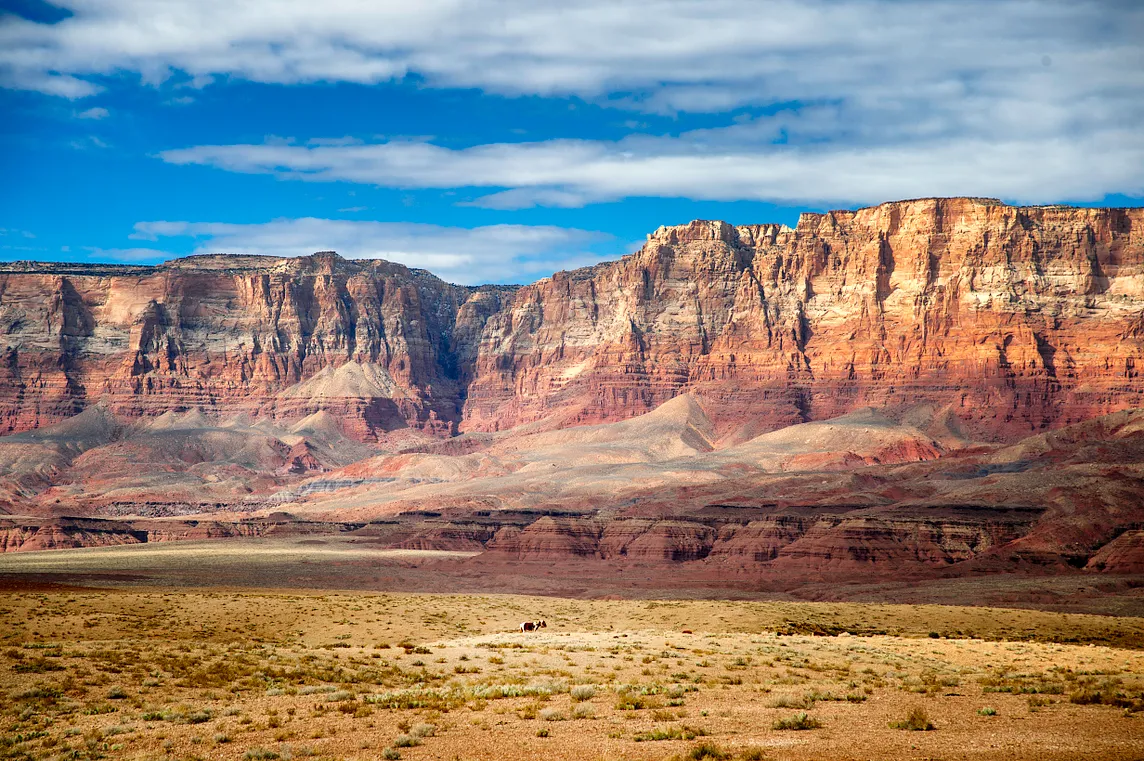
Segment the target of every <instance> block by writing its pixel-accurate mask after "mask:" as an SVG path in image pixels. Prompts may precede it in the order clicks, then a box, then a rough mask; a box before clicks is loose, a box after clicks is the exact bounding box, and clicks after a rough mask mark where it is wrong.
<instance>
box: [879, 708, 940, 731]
mask: <svg viewBox="0 0 1144 761" xmlns="http://www.w3.org/2000/svg"><path fill="white" fill-rule="evenodd" d="M890 726H891V727H893V728H894V729H907V730H910V731H911V732H928V731H930V730H931V729H936V727H934V725H933V724H932V723H931V722H930V720H929V716H928V715H927V714H926V709H924V708H922V707H921V706H914V707H913V708H911V709H910V712H909V713H908V714H906V718H905V720H904V721H895V722H894V723H892V724H890Z"/></svg>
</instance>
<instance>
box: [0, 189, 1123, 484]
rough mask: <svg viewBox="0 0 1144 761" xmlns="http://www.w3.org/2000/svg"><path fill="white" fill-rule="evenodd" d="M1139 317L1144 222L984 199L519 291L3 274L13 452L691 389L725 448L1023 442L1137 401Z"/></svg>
mask: <svg viewBox="0 0 1144 761" xmlns="http://www.w3.org/2000/svg"><path fill="white" fill-rule="evenodd" d="M1142 296H1144V209H1078V208H1069V207H1032V208H1016V207H1011V206H1006V205H1004V204H1002V203H1000V202H997V201H991V200H987V199H966V198H958V199H928V200H918V201H903V202H896V203H887V204H883V205H881V206H877V207H873V208H867V209H860V210H857V211H836V212H830V213H827V214H804V215H803V216H802V218H801V219H800V220H799V223H798V225H797V227H795V228H793V229H791V228H788V227H785V226H782V225H750V226H740V227H734V226H731V225H729V224H726V223H723V222H693V223H691V224H689V225H682V226H678V227H665V228H660V229H659V230H657V231H656V232H655V233H653V234H652V235H650V236H648V240H647V243H646V245H645V246H644V247H643V248H642V249H641V250H640V251H639V252H638V253H636V254H633V255H631V256H627V257H624V258H623V259H621V260H619V261H617V262H611V263H606V264H601V265H597V266H595V267H590V268H586V269H581V270H576V271H573V272H562V273H558V274H556V275H554V276H553V277H551V278H546V279H544V280H541V281H539V282H537V283H534V284H532V285H529V286H525V287H520V288H515V287H488V286H486V287H480V288H465V287H460V286H454V285H449V284H447V283H444V282H442V281H441V280H439V279H438V278H436V277H434V276H432V275H431V274H429V273H427V272H423V271H420V270H411V269H408V268H405V267H402V266H400V265H396V264H390V263H388V262H382V261H345V260H343V259H341V258H339V257H337V256H336V255H334V254H331V253H320V254H315V255H313V256H308V257H303V258H299V259H272V258H266V257H251V256H221V255H219V256H214V255H212V256H195V257H188V258H186V259H180V260H176V261H173V262H169V263H167V264H165V265H161V266H159V267H114V266H106V265H92V266H84V265H65V264H32V263H17V264H7V265H2V266H0V353H2V355H3V361H2V362H0V428H2V429H3V430H5V431H10V432H12V431H22V430H28V429H32V428H37V427H40V426H44V425H47V424H50V423H53V422H56V421H59V420H61V419H64V418H67V417H69V416H71V415H74V414H76V413H78V412H80V411H82V410H84V409H86V408H88V407H90V406H92V405H93V404H95V403H97V402H98V403H101V404H102V405H104V406H105V407H106V408H107V409H108V410H110V411H112V412H113V413H115V414H117V415H121V416H125V417H128V418H131V417H147V416H155V415H159V414H161V413H163V412H167V411H172V410H174V411H187V410H201V411H202V412H204V413H206V414H211V415H223V416H226V415H235V414H250V415H253V416H256V417H272V418H287V419H296V418H301V417H304V416H307V415H310V414H312V413H314V412H316V411H319V410H326V411H329V412H330V413H332V414H333V415H334V416H335V417H336V419H337V420H338V421H339V424H340V425H341V427H342V428H343V430H344V431H345V432H346V433H349V434H350V435H352V436H354V437H355V438H358V439H359V440H370V441H372V440H377V439H379V438H384V436H385V435H386V434H387V432H390V431H392V430H394V429H396V428H400V427H404V426H411V427H413V428H416V429H420V430H423V431H426V432H428V433H430V434H433V435H448V434H451V433H456V432H457V431H465V430H467V431H493V430H503V429H506V428H510V427H513V426H517V425H519V424H522V423H539V424H541V427H546V428H558V427H563V426H567V425H571V424H584V423H594V422H605V421H615V420H621V419H625V418H628V417H632V416H634V415H637V414H640V413H644V412H647V411H649V410H651V409H654V408H655V407H657V406H659V405H660V404H662V403H663V402H665V401H667V400H669V399H671V398H673V397H676V396H679V395H680V394H682V393H684V392H689V393H691V394H693V395H694V396H696V397H697V398H698V399H700V400H702V402H703V404H704V406H705V407H706V409H708V411H709V413H710V414H711V417H712V419H713V422H714V424H715V433H716V434H717V435H718V436H720V437H722V438H723V440H724V441H730V442H735V441H742V440H746V439H748V438H751V437H753V436H755V435H758V434H760V433H763V432H765V431H768V430H773V429H776V428H780V427H782V426H784V425H788V424H791V423H797V422H806V421H810V420H822V419H826V418H831V417H836V416H838V415H841V414H844V413H847V412H850V411H852V410H855V409H858V408H861V407H875V408H877V409H879V410H882V411H884V412H886V413H888V414H890V415H899V414H900V415H908V414H910V413H911V411H913V410H916V409H918V408H928V409H930V410H931V412H932V413H933V414H932V415H930V419H934V420H936V419H938V418H939V417H943V416H944V419H945V420H946V421H949V422H950V423H951V425H953V427H954V428H957V429H958V430H960V431H962V432H963V433H964V434H965V435H967V436H969V437H971V438H975V439H978V440H1012V439H1014V438H1017V437H1018V436H1020V435H1027V434H1028V433H1029V432H1034V431H1037V430H1041V429H1044V428H1052V427H1056V426H1059V425H1063V424H1067V423H1071V422H1077V421H1080V420H1083V419H1086V418H1089V417H1092V416H1095V415H1097V414H1103V413H1108V412H1112V411H1115V410H1118V409H1124V408H1128V407H1134V406H1141V405H1144V384H1142V383H1141V382H1140V381H1139V378H1138V375H1137V374H1138V368H1139V366H1140V364H1141V359H1142V357H1141V354H1142V351H1144V299H1142ZM948 430H949V427H948V426H944V427H943V428H942V432H947V431H948ZM929 433H930V434H931V435H933V436H934V437H935V438H937V439H939V440H941V436H940V435H939V433H941V432H937V431H929ZM919 454H924V453H919ZM313 467H315V466H314V463H313V462H312V461H311V460H309V459H308V458H307V457H306V456H305V453H297V455H296V456H291V463H290V465H289V468H291V469H300V470H306V469H312V468H313Z"/></svg>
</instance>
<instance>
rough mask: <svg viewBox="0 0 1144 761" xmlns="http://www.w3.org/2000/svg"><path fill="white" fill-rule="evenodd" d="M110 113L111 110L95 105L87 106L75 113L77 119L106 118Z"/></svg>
mask: <svg viewBox="0 0 1144 761" xmlns="http://www.w3.org/2000/svg"><path fill="white" fill-rule="evenodd" d="M110 115H111V112H110V111H108V110H107V109H106V108H101V107H98V106H97V107H95V108H89V109H87V110H86V111H80V112H79V113H78V114H76V118H77V119H106V118H107V117H108V116H110Z"/></svg>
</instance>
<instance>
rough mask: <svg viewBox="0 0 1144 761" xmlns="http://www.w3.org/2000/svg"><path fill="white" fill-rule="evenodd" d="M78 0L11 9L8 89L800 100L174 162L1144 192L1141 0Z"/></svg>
mask: <svg viewBox="0 0 1144 761" xmlns="http://www.w3.org/2000/svg"><path fill="white" fill-rule="evenodd" d="M60 4H62V5H64V6H66V7H67V8H68V9H69V10H70V11H71V12H72V13H73V15H72V16H71V17H70V18H66V19H64V20H63V21H61V22H59V23H56V24H50V25H48V24H33V23H31V22H27V21H24V20H22V19H18V18H14V17H8V18H7V20H4V21H0V85H3V86H8V87H19V88H26V89H38V90H41V91H44V92H49V93H52V94H57V95H62V96H65V97H72V98H75V97H82V96H84V95H89V94H91V93H93V92H96V91H97V90H98V89H99V87H100V86H101V84H100V83H101V79H100V78H101V77H105V76H115V75H119V74H121V73H123V72H129V73H130V72H134V73H135V74H137V75H138V76H139V77H140V78H141V80H142V81H143V82H145V83H151V84H156V83H160V82H163V81H166V80H168V79H172V78H174V79H175V80H176V81H177V82H180V83H187V84H189V85H190V86H195V87H201V86H207V83H208V82H210V81H211V79H212V78H218V79H220V80H221V81H223V82H225V81H227V80H228V79H247V80H252V81H258V82H269V83H284V84H295V83H301V82H333V81H345V82H359V83H367V84H368V83H377V82H384V81H389V80H394V79H400V78H404V77H406V76H409V75H413V76H416V77H417V81H418V82H419V83H424V84H425V85H426V86H429V87H475V88H480V89H482V90H483V91H485V92H491V93H501V94H506V95H522V94H539V95H576V96H580V97H583V98H586V99H589V100H595V101H597V102H601V103H607V104H612V105H616V106H619V107H621V108H626V109H629V110H633V111H647V112H660V113H671V112H675V111H680V110H684V111H699V112H711V113H723V112H727V111H730V110H733V109H736V108H740V107H745V106H750V107H758V106H767V107H771V108H775V107H780V106H783V105H784V104H785V105H787V106H789V111H787V112H785V113H781V114H779V115H777V116H774V117H768V118H766V119H756V120H754V121H750V122H747V123H745V124H736V125H735V126H732V127H726V128H724V129H721V130H709V131H706V132H702V133H699V132H696V133H691V134H688V135H683V136H679V137H675V138H664V137H646V138H638V137H632V138H629V139H627V140H624V141H619V142H615V143H606V142H591V141H577V140H561V141H551V142H547V143H521V144H490V145H481V146H476V147H472V148H468V149H465V150H455V149H449V148H444V147H441V146H438V145H434V144H433V143H431V142H426V141H422V142H416V141H401V140H391V141H390V142H386V143H382V144H372V145H359V144H354V143H353V141H350V140H345V139H342V138H338V137H336V136H335V137H334V138H332V140H333V141H334V142H331V141H330V139H326V140H323V139H322V137H321V136H318V137H317V139H311V140H309V141H307V140H306V136H304V137H302V138H301V139H300V140H299V141H296V142H294V143H291V144H288V145H258V146H246V145H242V146H205V147H193V148H189V149H186V150H181V151H169V152H167V153H165V154H164V158H165V159H166V160H168V161H172V162H175V163H203V164H210V165H214V166H219V167H221V168H225V169H229V170H231V171H241V172H267V173H274V174H279V175H282V176H288V177H297V178H304V179H310V180H335V179H340V180H348V181H353V182H363V183H370V184H380V185H389V186H394V187H409V188H415V187H433V188H460V187H480V188H488V189H490V191H492V192H490V193H489V194H488V195H487V196H486V197H485V198H484V199H482V200H481V201H479V203H481V204H483V205H487V206H496V207H505V208H509V207H519V206H527V205H532V204H545V205H555V206H575V205H579V204H583V203H588V202H592V201H598V200H608V199H613V198H622V197H625V196H628V195H654V196H686V197H691V198H711V199H733V198H764V199H771V200H777V201H788V202H798V201H806V200H816V201H817V200H823V201H831V200H833V201H840V202H865V201H880V200H885V199H886V198H894V197H902V196H911V195H934V194H954V193H972V194H981V195H999V196H1002V197H1005V198H1007V199H1012V200H1025V201H1042V200H1043V201H1048V200H1060V199H1064V198H1068V199H1076V200H1081V199H1090V198H1099V197H1101V196H1103V195H1105V194H1107V193H1114V192H1124V193H1138V192H1140V188H1141V180H1140V178H1141V177H1144V158H1142V155H1144V130H1141V129H1140V126H1139V125H1140V124H1142V123H1144V77H1142V76H1141V74H1140V72H1141V71H1144V45H1142V44H1141V43H1140V40H1141V39H1144V4H1142V3H1140V2H1138V0H837V1H831V2H828V0H775V1H774V2H768V3H760V2H758V0H627V1H626V2H615V0H579V2H567V0H419V1H418V2H415V3H409V2H401V3H398V2H393V1H390V2H381V1H378V2H362V0H324V2H321V3H314V2H311V0H248V1H247V2H243V3H238V4H235V3H232V2H230V0H167V1H166V2H162V3H158V2H154V1H153V0H60ZM215 86H225V85H215ZM739 116H742V115H741V114H740V115H739ZM636 128H637V127H631V129H636Z"/></svg>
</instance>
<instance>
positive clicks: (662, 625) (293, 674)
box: [0, 589, 1144, 761]
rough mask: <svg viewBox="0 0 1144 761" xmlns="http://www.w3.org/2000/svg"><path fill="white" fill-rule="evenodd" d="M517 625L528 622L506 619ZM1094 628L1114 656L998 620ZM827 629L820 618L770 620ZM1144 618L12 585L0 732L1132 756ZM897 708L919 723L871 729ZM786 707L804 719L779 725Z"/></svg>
mask: <svg viewBox="0 0 1144 761" xmlns="http://www.w3.org/2000/svg"><path fill="white" fill-rule="evenodd" d="M533 618H544V619H545V620H546V621H547V623H548V626H547V628H545V629H543V630H541V631H540V632H538V633H532V634H527V635H526V634H521V633H519V632H517V631H515V629H516V627H517V625H518V624H519V622H520V621H522V620H526V619H533ZM1103 627H1120V638H1121V639H1122V640H1126V641H1127V642H1128V644H1130V645H1135V649H1133V648H1130V647H1109V646H1105V645H1094V644H1091V643H1088V644H1064V643H1062V642H1054V641H1038V642H1028V641H1013V639H1012V638H1016V637H1023V636H1028V635H1029V633H1035V634H1037V635H1038V636H1039V637H1040V638H1041V639H1042V640H1044V639H1046V638H1050V639H1051V638H1052V637H1047V635H1053V636H1054V637H1055V638H1056V639H1058V640H1065V639H1073V640H1081V641H1083V640H1085V639H1086V638H1088V637H1089V636H1091V635H1098V636H1103V635H1102V634H1101V629H1102V628H1103ZM824 629H832V630H836V631H837V630H841V631H842V633H841V634H839V635H838V636H807V635H804V634H798V633H795V634H784V633H783V632H798V631H813V630H824ZM851 629H852V630H853V631H855V632H857V634H850V633H848V631H847V630H851ZM874 631H884V632H885V633H877V634H875V633H865V632H874ZM1142 631H1144V621H1141V620H1138V619H1104V618H1101V617H1090V616H1074V615H1061V614H1053V613H1044V612H1034V611H1019V610H1017V611H1014V610H993V609H983V608H949V607H941V606H887V605H857V604H826V603H821V604H812V603H759V602H747V601H740V602H731V601H647V600H645V601H630V600H629V601H604V600H572V599H561V598H552V597H523V596H513V595H414V594H361V593H316V592H310V593H300V592H296V593H291V594H283V593H268V592H261V593H259V592H224V591H221V590H215V591H210V590H200V591H186V590H184V591H176V590H171V589H165V590H145V589H124V590H105V591H99V590H81V589H73V590H63V591H19V590H12V591H7V592H3V593H0V642H2V643H3V650H2V652H0V694H2V695H3V696H4V701H3V707H2V708H0V736H2V737H3V738H5V739H4V740H3V742H2V743H0V750H2V755H3V758H6V759H7V758H12V759H17V758H19V759H57V758H59V759H71V760H72V761H78V760H80V759H140V760H141V759H153V758H164V759H212V760H213V759H218V760H219V761H223V760H226V761H229V760H231V759H234V760H238V759H242V760H243V761H255V760H257V759H262V760H266V759H282V761H290V760H291V759H293V758H295V757H302V756H310V757H314V758H323V759H325V758H329V759H347V760H349V759H361V760H362V761H365V760H366V759H377V758H396V757H400V758H404V759H457V758H460V759H499V758H505V757H507V756H508V754H509V752H510V749H511V752H512V753H514V754H515V753H520V752H524V753H529V754H543V755H544V756H545V757H546V758H553V759H618V758H628V759H668V758H673V757H679V758H687V757H692V754H693V752H694V753H696V754H698V756H699V757H702V753H700V752H699V751H696V750H695V749H697V748H700V747H702V746H703V745H704V744H706V745H707V746H708V750H709V751H710V753H709V754H708V755H707V756H706V757H707V758H718V757H724V758H728V759H731V758H739V759H748V758H769V759H792V760H793V759H887V758H917V759H936V758H941V759H1011V758H1030V759H1078V758H1100V759H1104V758H1108V759H1131V758H1140V757H1141V756H1144V723H1142V721H1144V649H1141V648H1144V636H1142V635H1141V632H1142ZM986 637H988V638H986ZM914 709H920V710H921V711H922V712H923V713H924V714H925V722H928V723H930V724H932V725H933V727H934V728H933V729H932V730H930V731H910V730H907V729H898V728H895V727H894V726H892V725H893V724H896V723H900V722H903V721H905V720H906V717H907V715H908V714H909V713H910V712H911V711H912V710H914ZM804 713H805V714H806V721H805V722H804V723H805V724H808V725H810V726H812V727H814V728H810V729H806V730H802V731H800V730H791V729H781V728H776V726H777V725H776V722H781V721H783V720H791V719H794V718H796V717H798V716H799V715H800V714H804ZM719 754H725V755H724V756H720V755H719Z"/></svg>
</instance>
